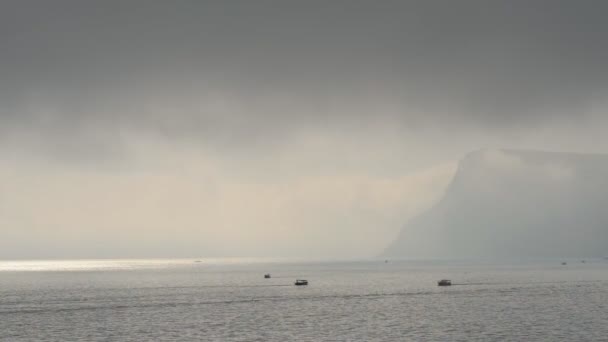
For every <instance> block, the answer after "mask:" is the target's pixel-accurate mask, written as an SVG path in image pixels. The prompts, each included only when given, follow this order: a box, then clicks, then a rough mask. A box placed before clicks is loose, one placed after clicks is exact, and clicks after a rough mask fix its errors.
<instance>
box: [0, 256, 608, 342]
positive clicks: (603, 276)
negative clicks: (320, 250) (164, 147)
mask: <svg viewBox="0 0 608 342" xmlns="http://www.w3.org/2000/svg"><path fill="white" fill-rule="evenodd" d="M265 273H271V274H272V278H271V279H264V277H263V275H264V274H265ZM296 278H304V279H308V280H309V282H310V285H309V286H305V287H296V286H293V282H294V281H295V279H296ZM442 278H448V279H452V281H453V283H455V284H457V285H454V286H452V287H438V286H437V284H436V281H437V280H439V279H442ZM606 322H608V261H606V260H603V259H601V260H600V259H598V260H587V261H586V262H585V263H582V262H580V260H568V264H567V265H565V266H563V265H561V260H543V261H508V262H504V261H503V262H480V261H405V260H402V261H398V260H391V261H390V262H388V263H385V262H384V260H368V261H349V262H323V261H314V262H311V261H308V262H305V261H285V260H268V259H267V260H256V259H204V260H202V262H195V260H194V259H189V260H85V261H12V262H9V261H7V262H0V340H2V341H5V340H6V341H192V340H204V341H408V340H412V341H475V340H480V341H481V340H483V341H488V340H511V341H556V340H563V341H573V340H578V341H591V340H597V341H600V340H605V338H606V336H608V325H607V324H606Z"/></svg>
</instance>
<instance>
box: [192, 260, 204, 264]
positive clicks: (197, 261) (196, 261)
mask: <svg viewBox="0 0 608 342" xmlns="http://www.w3.org/2000/svg"><path fill="white" fill-rule="evenodd" d="M194 262H195V263H197V264H198V263H199V262H202V261H200V260H194Z"/></svg>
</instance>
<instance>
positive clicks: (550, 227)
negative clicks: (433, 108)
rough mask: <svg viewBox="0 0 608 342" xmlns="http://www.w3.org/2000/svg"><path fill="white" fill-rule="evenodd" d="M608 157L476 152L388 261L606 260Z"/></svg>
mask: <svg viewBox="0 0 608 342" xmlns="http://www.w3.org/2000/svg"><path fill="white" fill-rule="evenodd" d="M606 174H608V155H592V154H569V153H554V152H537V151H523V150H481V151H477V152H473V153H470V154H468V155H467V156H466V157H464V158H463V159H462V160H461V161H460V163H459V166H458V171H457V173H456V176H455V177H454V179H453V181H452V183H451V184H450V185H449V186H448V189H447V191H446V193H445V195H444V197H443V198H442V199H441V200H440V202H439V203H438V204H436V205H435V206H434V207H433V208H432V209H430V210H429V211H427V212H425V213H424V214H422V215H420V216H418V217H417V218H415V219H412V220H411V221H410V222H409V223H408V224H407V225H406V226H405V227H404V228H403V230H402V232H401V235H400V236H399V238H398V239H397V240H396V241H395V242H394V243H393V244H392V245H391V246H390V248H389V249H388V250H387V251H386V252H385V254H387V255H391V256H414V257H417V256H425V257H446V256H448V257H476V256H523V257H525V256H533V257H558V256H570V257H579V256H594V257H601V256H604V255H607V254H608V211H606V203H608V180H607V179H606Z"/></svg>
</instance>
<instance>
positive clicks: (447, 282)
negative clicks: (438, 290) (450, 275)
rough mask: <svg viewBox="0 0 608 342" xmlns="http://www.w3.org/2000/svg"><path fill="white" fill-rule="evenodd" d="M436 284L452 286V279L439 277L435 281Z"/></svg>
mask: <svg viewBox="0 0 608 342" xmlns="http://www.w3.org/2000/svg"><path fill="white" fill-rule="evenodd" d="M437 286H452V281H451V280H448V279H441V280H440V281H438V282H437Z"/></svg>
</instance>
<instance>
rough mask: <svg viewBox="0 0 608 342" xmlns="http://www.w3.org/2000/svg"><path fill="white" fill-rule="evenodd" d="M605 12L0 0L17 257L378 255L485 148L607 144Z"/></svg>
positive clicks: (4, 157) (2, 103)
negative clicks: (468, 156)
mask: <svg viewBox="0 0 608 342" xmlns="http://www.w3.org/2000/svg"><path fill="white" fill-rule="evenodd" d="M607 10H608V2H606V1H599V0H581V1H570V0H530V1H511V0H509V1H507V0H505V1H501V0H496V1H486V0H459V1H445V0H409V1H406V0H403V1H402V0H383V1H366V0H362V1H359V0H335V1H322V0H309V1H297V0H295V1H292V0H256V1H223V0H200V1H189V0H183V1H164V0H131V1H119V0H103V1H79V0H54V1H43V0H5V1H1V2H0V47H1V51H0V157H1V158H0V233H1V234H2V239H0V257H1V258H9V259H10V258H47V257H49V258H50V257H52V258H80V257H87V258H88V257H180V256H195V255H196V256H198V255H202V256H205V255H211V256H312V257H319V256H341V257H342V256H346V257H350V256H370V255H377V254H378V253H380V251H382V250H383V249H384V247H385V246H386V245H388V244H389V243H390V242H391V241H392V240H393V239H394V238H395V236H396V235H398V233H399V229H400V228H401V226H402V224H403V222H406V221H407V220H408V219H410V218H411V217H412V216H414V215H417V214H418V213H420V212H421V211H423V210H425V209H427V208H428V207H429V206H431V205H432V204H433V203H435V201H436V200H437V199H438V198H439V196H440V195H441V194H442V192H443V191H444V190H445V186H446V184H448V183H449V181H450V179H451V177H452V176H453V172H454V170H455V163H456V162H455V161H456V160H457V159H458V158H459V157H460V156H462V155H463V154H464V153H466V152H467V151H472V150H475V149H479V148H484V147H510V148H517V149H529V148H533V149H541V150H552V151H568V152H585V153H591V152H593V153H605V152H606V151H608V135H606V134H605V127H606V125H607V124H608V117H607V116H606V115H605V113H606V109H607V108H608V101H607V100H606V99H608V68H606V60H608V40H607V39H606V36H608V21H606V18H605V17H606V15H605V13H607ZM575 205H576V203H575ZM575 208H576V207H575ZM465 236H466V234H462V236H460V235H458V236H456V237H455V238H463V239H465ZM433 246H434V244H433V245H429V246H428V248H433Z"/></svg>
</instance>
